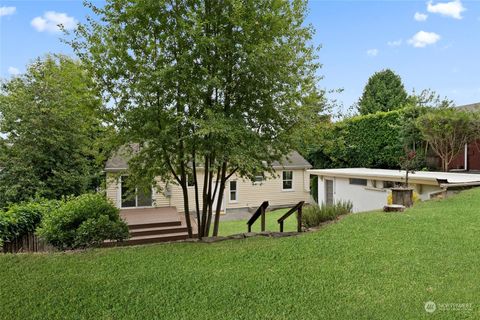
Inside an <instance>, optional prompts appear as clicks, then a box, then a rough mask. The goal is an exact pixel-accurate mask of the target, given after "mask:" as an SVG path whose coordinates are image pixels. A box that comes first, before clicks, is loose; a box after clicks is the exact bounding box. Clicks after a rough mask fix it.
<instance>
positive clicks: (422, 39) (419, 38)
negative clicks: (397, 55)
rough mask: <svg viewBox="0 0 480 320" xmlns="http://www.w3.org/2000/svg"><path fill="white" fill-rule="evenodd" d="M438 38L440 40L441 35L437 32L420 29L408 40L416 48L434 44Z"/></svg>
mask: <svg viewBox="0 0 480 320" xmlns="http://www.w3.org/2000/svg"><path fill="white" fill-rule="evenodd" d="M438 40H440V35H438V34H436V33H435V32H426V31H419V32H417V33H415V34H414V35H413V37H412V38H410V40H408V43H410V44H411V45H412V46H414V47H415V48H425V47H426V46H428V45H431V44H434V43H435V42H437V41H438Z"/></svg>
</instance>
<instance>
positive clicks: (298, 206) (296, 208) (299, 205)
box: [277, 201, 305, 232]
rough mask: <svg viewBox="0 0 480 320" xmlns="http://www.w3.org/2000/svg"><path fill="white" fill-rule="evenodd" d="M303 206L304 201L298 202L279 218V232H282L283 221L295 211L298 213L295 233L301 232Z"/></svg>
mask: <svg viewBox="0 0 480 320" xmlns="http://www.w3.org/2000/svg"><path fill="white" fill-rule="evenodd" d="M304 204H305V201H300V202H299V203H297V204H296V205H295V206H294V207H293V208H292V209H290V210H288V211H287V213H285V214H284V215H283V216H281V217H280V218H279V219H278V220H277V221H278V223H279V224H280V232H283V222H284V221H285V219H287V218H288V217H290V215H291V214H292V213H294V212H295V211H297V212H298V214H297V231H298V232H302V207H303V205H304Z"/></svg>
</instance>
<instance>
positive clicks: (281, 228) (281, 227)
mask: <svg viewBox="0 0 480 320" xmlns="http://www.w3.org/2000/svg"><path fill="white" fill-rule="evenodd" d="M280 232H283V220H282V221H280Z"/></svg>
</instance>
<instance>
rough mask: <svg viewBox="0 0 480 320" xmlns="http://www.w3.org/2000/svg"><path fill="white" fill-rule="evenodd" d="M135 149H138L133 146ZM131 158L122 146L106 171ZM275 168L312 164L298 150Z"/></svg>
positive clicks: (120, 167) (119, 168) (121, 166)
mask: <svg viewBox="0 0 480 320" xmlns="http://www.w3.org/2000/svg"><path fill="white" fill-rule="evenodd" d="M133 148H134V150H135V149H136V148H135V146H133ZM130 158H131V154H130V151H129V150H128V148H125V147H122V148H120V149H119V150H118V151H117V152H115V154H113V155H112V156H111V157H110V158H109V159H108V160H107V163H106V164H105V171H107V172H119V171H124V170H127V169H128V160H129V159H130ZM272 166H273V168H274V169H310V168H312V165H311V164H310V163H309V162H308V161H307V160H305V158H304V157H302V156H301V155H300V153H298V152H297V151H295V150H294V151H292V152H290V153H289V154H288V155H287V156H285V157H284V158H283V159H282V160H281V161H275V162H273V164H272Z"/></svg>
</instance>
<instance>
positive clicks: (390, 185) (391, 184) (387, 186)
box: [383, 181, 395, 189]
mask: <svg viewBox="0 0 480 320" xmlns="http://www.w3.org/2000/svg"><path fill="white" fill-rule="evenodd" d="M394 187H395V182H394V181H383V188H384V189H390V188H394Z"/></svg>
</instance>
